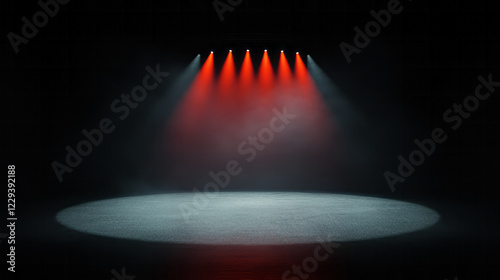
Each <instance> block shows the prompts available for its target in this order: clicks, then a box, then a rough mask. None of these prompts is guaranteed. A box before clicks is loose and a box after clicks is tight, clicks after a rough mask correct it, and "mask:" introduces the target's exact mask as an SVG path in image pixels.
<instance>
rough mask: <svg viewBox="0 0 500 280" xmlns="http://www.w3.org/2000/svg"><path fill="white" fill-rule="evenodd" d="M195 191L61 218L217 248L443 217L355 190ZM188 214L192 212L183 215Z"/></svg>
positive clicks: (111, 233)
mask: <svg viewBox="0 0 500 280" xmlns="http://www.w3.org/2000/svg"><path fill="white" fill-rule="evenodd" d="M199 195H201V194H198V196H197V198H199ZM194 196H195V195H194V193H171V194H160V195H148V196H135V197H123V198H115V199H107V200H100V201H94V202H89V203H85V204H80V205H76V206H73V207H69V208H66V209H64V210H62V211H60V212H59V213H58V214H57V217H56V218H57V221H58V222H59V223H61V224H63V225H64V226H66V227H69V228H71V229H74V230H76V231H80V232H85V233H89V234H95V235H100V236H106V237H115V238H123V239H132V240H141V241H149V242H170V243H184V244H217V245H273V244H276V245H280V244H304V243H317V242H319V241H321V242H324V241H327V242H330V241H331V242H347V241H356V240H366V239H373V238H381V237H389V236H394V235H399V234H404V233H409V232H413V231H417V230H422V229H425V228H427V227H429V226H432V225H433V224H435V223H436V222H437V221H438V220H439V214H438V213H436V212H435V211H434V210H432V209H429V208H427V207H424V206H421V205H418V204H413V203H408V202H402V201H397V200H391V199H383V198H375V197H367V196H357V195H343V194H329V193H300V192H221V193H216V194H211V196H213V197H211V198H208V199H207V200H205V201H201V200H200V203H201V205H200V203H199V204H193V198H194ZM196 201H197V200H196ZM207 202H208V203H207ZM203 206H204V207H203ZM181 209H182V210H181ZM182 211H184V212H185V215H183V214H182ZM188 212H189V213H191V214H192V215H191V216H189V219H186V218H187V217H188V215H186V213H188Z"/></svg>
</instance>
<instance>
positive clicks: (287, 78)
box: [278, 51, 292, 87]
mask: <svg viewBox="0 0 500 280" xmlns="http://www.w3.org/2000/svg"><path fill="white" fill-rule="evenodd" d="M278 80H279V82H280V83H281V84H282V85H283V86H285V87H288V86H290V84H291V83H292V70H291V69H290V65H289V64H288V61H287V60H286V56H285V53H284V52H283V51H281V54H280V61H279V65H278Z"/></svg>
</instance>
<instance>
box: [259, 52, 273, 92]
mask: <svg viewBox="0 0 500 280" xmlns="http://www.w3.org/2000/svg"><path fill="white" fill-rule="evenodd" d="M258 81H259V87H260V89H261V91H262V92H268V91H270V90H271V89H272V88H273V84H274V72H273V66H272V65H271V61H270V60H269V56H268V55H267V50H264V55H263V56H262V61H261V62H260V67H259V74H258Z"/></svg>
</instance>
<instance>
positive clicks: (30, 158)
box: [0, 0, 500, 279]
mask: <svg viewBox="0 0 500 280" xmlns="http://www.w3.org/2000/svg"><path fill="white" fill-rule="evenodd" d="M387 2H388V1H357V0H355V1H252V0H248V1H243V3H242V4H240V5H239V6H236V7H235V8H234V11H233V12H226V13H225V14H224V17H225V20H224V21H223V22H221V21H220V19H219V17H218V16H217V13H216V11H215V9H214V7H213V6H212V2H211V1H190V0H188V1H120V2H111V1H71V2H69V3H68V4H66V5H62V6H61V7H60V11H59V13H58V14H57V15H56V16H55V17H54V18H51V19H50V20H49V23H48V24H47V25H46V26H45V27H43V28H40V30H39V32H38V34H37V35H36V36H35V37H34V38H33V39H30V41H29V43H28V44H26V45H21V46H20V51H19V53H18V54H15V53H14V51H13V50H12V48H11V46H10V44H9V42H8V40H7V37H6V34H7V33H8V32H14V33H16V34H19V33H20V29H21V26H22V22H21V20H20V18H21V17H22V16H26V17H28V18H31V16H32V15H33V13H34V12H36V11H37V10H39V6H38V5H37V3H36V1H12V0H10V1H4V2H2V4H0V5H1V8H0V12H1V17H0V18H1V22H2V34H4V37H3V38H4V39H3V40H2V42H1V45H0V56H1V58H0V61H1V64H0V65H1V66H0V67H1V77H2V98H3V99H2V101H1V102H0V104H1V105H0V106H1V118H0V121H1V123H2V137H1V140H0V141H1V146H0V149H1V154H2V158H1V162H2V165H3V166H6V165H9V164H15V165H16V174H17V189H16V191H17V193H16V200H17V204H16V206H17V208H18V218H19V219H20V222H19V228H18V229H17V234H18V242H19V246H18V247H19V248H18V251H19V254H20V257H19V260H18V265H19V267H18V268H19V270H20V271H23V272H24V273H29V274H30V276H31V277H32V278H35V279H59V278H63V277H65V278H69V277H71V278H82V279H87V278H93V279H101V278H102V279H105V278H108V279H110V278H111V277H112V275H111V274H110V273H109V271H110V270H111V269H113V268H115V269H117V270H119V269H120V268H121V266H127V271H129V270H130V274H132V275H136V276H137V278H136V279H146V278H150V279H159V278H165V279H175V278H172V277H179V279H182V278H192V277H193V276H192V275H191V276H186V275H188V274H187V272H186V271H192V270H199V271H202V272H203V273H201V272H200V275H198V276H196V277H200V278H199V279H201V277H204V278H209V279H210V277H212V275H219V276H217V277H218V278H214V279H226V278H223V276H220V275H221V274H220V273H221V272H220V271H224V269H220V270H217V269H213V270H214V271H215V272H214V271H212V270H210V269H209V268H210V267H212V268H213V267H214V266H215V267H217V265H212V264H211V263H210V261H213V262H214V263H216V264H217V263H218V262H219V263H225V264H227V265H228V267H230V268H231V267H239V266H243V267H246V268H248V270H247V272H245V273H247V274H245V275H244V276H241V275H243V274H241V275H240V274H238V273H235V274H234V275H238V276H231V275H229V276H227V275H226V276H227V277H228V278H227V279H273V278H266V277H270V276H268V274H269V275H271V274H272V273H271V272H270V271H274V270H277V271H283V269H282V267H284V268H285V269H286V267H289V265H288V264H289V263H290V264H291V263H293V261H295V262H298V261H297V260H301V259H302V258H303V257H305V256H307V254H308V253H307V252H308V251H307V250H309V248H308V247H307V246H304V248H302V247H300V246H298V249H296V250H295V249H294V251H293V252H295V253H293V254H289V253H286V254H282V253H276V252H282V251H280V250H285V251H286V250H289V249H287V248H285V249H283V248H274V249H275V250H274V249H273V250H274V251H273V250H271V251H272V252H269V253H265V252H266V251H262V250H267V249H266V248H264V249H262V250H261V251H259V248H254V249H248V248H236V249H238V250H240V249H241V251H243V252H245V250H249V253H248V254H250V255H251V256H252V257H253V258H249V260H247V261H248V263H250V264H251V265H248V264H247V265H243V264H241V263H239V261H238V260H236V261H234V262H233V261H231V260H232V258H229V257H227V258H228V259H225V257H226V256H227V254H225V253H224V252H219V254H220V255H218V256H220V259H218V258H216V257H212V256H210V254H208V252H210V250H211V248H208V249H207V248H196V247H195V248H192V247H189V246H187V247H183V246H180V245H175V246H174V245H168V244H167V245H161V246H159V245H155V244H142V243H140V242H128V241H116V240H106V239H105V238H100V237H93V236H85V235H83V234H80V233H74V232H71V231H70V230H67V229H64V228H63V227H62V226H60V225H58V224H57V223H56V222H55V220H54V219H53V215H54V214H55V213H56V212H57V211H59V210H60V209H62V208H64V207H66V206H70V205H73V204H75V203H78V202H83V201H88V200H93V199H98V198H107V197H116V196H122V195H133V194H139V193H155V192H165V191H171V190H174V189H173V188H169V187H168V186H161V184H159V183H158V181H154V182H155V184H156V185H155V186H152V187H147V188H144V189H134V188H133V187H127V186H126V184H123V183H122V182H123V181H131V182H133V181H134V180H142V178H143V177H141V176H142V175H143V174H141V173H139V172H137V170H138V169H140V168H139V167H141V166H144V165H148V164H150V163H148V160H149V159H150V158H151V156H152V153H153V151H151V150H150V149H148V148H147V143H148V142H147V137H146V136H145V137H137V136H134V131H136V129H138V127H141V125H143V123H142V122H143V121H144V120H145V119H146V118H147V116H148V110H149V109H150V108H154V106H155V101H158V100H160V99H161V96H155V95H156V94H158V95H160V94H162V92H165V90H166V89H167V88H168V87H169V86H170V85H171V84H172V83H173V82H174V81H175V79H176V78H177V77H178V76H179V75H180V73H181V72H182V70H183V69H184V68H185V67H186V66H187V65H188V64H189V63H190V62H191V61H192V60H193V58H194V57H195V56H196V55H197V54H201V58H202V61H204V59H205V58H206V57H207V55H208V54H209V52H210V50H214V51H215V52H216V53H217V52H223V53H225V52H226V51H227V50H228V49H233V50H234V51H235V59H236V61H237V63H238V61H241V59H242V55H243V53H244V50H246V49H248V48H250V49H252V50H255V51H256V52H257V53H259V54H260V52H261V51H262V50H263V49H265V48H267V49H268V50H269V51H270V57H271V60H272V61H273V63H276V62H277V59H278V56H277V54H278V53H279V50H281V49H285V50H286V52H287V53H290V54H293V53H294V52H295V51H300V52H301V53H304V54H310V55H311V56H312V57H313V58H314V59H315V61H316V62H317V63H318V65H319V66H320V67H321V68H322V69H323V70H324V71H325V72H326V73H327V75H328V76H329V77H330V78H331V79H332V81H333V82H334V83H335V84H336V85H337V86H338V87H339V88H340V89H341V90H342V92H343V94H344V97H345V98H347V99H348V100H349V101H350V102H351V103H352V104H353V105H354V106H355V108H357V109H358V110H359V111H360V112H362V113H363V115H364V117H365V119H366V120H367V121H368V122H369V123H370V125H369V127H370V129H366V130H364V129H363V126H361V127H360V129H359V130H357V132H358V133H359V134H357V135H352V136H351V137H352V138H354V139H355V140H353V141H359V143H361V145H362V146H363V147H364V148H365V151H367V152H369V153H370V156H369V161H368V163H366V164H365V165H363V168H352V169H349V172H350V173H348V174H347V175H345V177H346V178H347V179H345V180H346V181H347V182H349V183H350V184H346V185H345V186H328V185H325V184H323V185H321V186H320V187H314V186H312V187H311V186H308V188H311V189H310V190H314V191H340V192H349V193H362V194H371V195H377V196H381V197H387V198H397V199H404V200H408V201H415V202H419V203H421V204H424V205H428V206H431V207H433V208H434V209H435V210H437V211H438V212H439V213H440V214H441V216H442V221H441V223H440V224H438V225H437V226H435V227H434V228H432V229H431V230H430V231H429V232H428V233H422V234H421V235H417V234H415V235H412V234H410V235H405V236H403V237H398V238H394V239H390V240H377V241H372V242H359V243H356V242H354V243H352V244H345V245H344V246H342V247H341V249H340V250H341V251H340V253H339V255H336V256H335V257H334V258H332V259H331V260H329V261H328V264H327V265H324V267H323V268H322V270H321V269H320V270H319V271H318V272H317V275H314V276H312V278H311V279H316V278H313V277H318V278H317V279H324V278H320V277H330V278H328V279H334V277H335V276H337V277H339V278H342V279H354V278H363V279H366V278H368V277H374V278H376V279H379V278H382V277H384V278H385V279H396V278H398V279H417V278H418V279H444V278H448V279H450V278H453V277H455V276H458V277H459V279H469V278H470V279H484V278H483V277H486V275H488V276H490V277H491V276H493V275H497V274H498V273H497V270H496V268H497V267H498V266H499V262H500V256H499V254H498V252H497V249H498V245H499V244H498V241H497V239H496V238H495V237H496V235H497V234H498V233H499V227H498V219H497V214H498V213H499V212H498V205H497V203H496V200H497V199H498V198H499V196H498V191H497V188H498V183H499V181H500V176H499V174H500V173H499V172H498V171H497V170H498V167H499V159H498V156H499V152H500V150H499V148H498V144H497V143H498V142H499V140H500V139H499V138H500V130H499V125H500V119H499V113H498V110H496V108H498V105H499V102H500V98H498V96H497V95H498V92H495V93H493V94H492V96H491V97H490V98H489V99H488V100H486V101H483V102H481V104H480V107H479V109H478V110H477V111H475V112H473V113H472V116H471V117H470V118H469V119H468V120H465V121H464V123H463V125H462V127H461V128H459V129H458V130H457V131H453V132H452V131H451V130H450V129H449V126H447V125H445V124H444V122H443V119H442V113H443V112H444V111H445V110H447V109H448V108H451V106H452V105H453V103H461V102H462V100H463V98H464V97H466V96H468V95H470V94H472V93H473V92H474V89H475V87H476V85H477V84H478V81H477V77H478V76H479V75H483V76H487V75H488V74H489V73H493V79H494V80H500V75H499V74H498V70H499V65H500V64H499V62H500V55H499V52H498V49H499V47H500V41H499V39H500V37H499V36H500V30H499V27H500V17H499V12H500V8H497V6H498V5H495V3H494V2H493V1H491V2H488V1H476V2H469V3H461V2H457V1H439V3H436V2H432V1H411V2H410V1H402V2H401V3H402V6H403V7H404V10H403V11H402V12H401V13H400V14H398V15H393V18H392V21H391V23H390V24H389V26H388V27H386V28H383V29H382V31H381V33H380V35H379V36H377V37H376V38H374V39H373V40H372V42H371V43H370V44H369V45H368V46H367V47H366V48H365V49H363V50H362V52H361V53H360V54H355V55H353V56H352V59H353V61H352V63H351V64H348V63H347V62H346V60H345V58H344V57H343V55H342V52H341V50H340V48H339V46H338V45H339V44H340V42H342V41H345V42H347V43H349V44H352V42H353V36H354V31H353V27H355V26H358V27H361V28H362V27H364V25H365V24H366V23H367V22H368V21H370V20H372V17H371V15H370V14H369V11H370V10H372V9H374V10H376V11H378V10H380V9H383V8H384V9H385V8H386V6H387ZM273 53H274V54H273ZM224 58H225V56H219V57H217V58H216V65H217V66H218V67H220V65H221V64H222V62H223V59H224ZM303 58H304V57H303ZM253 59H254V66H255V65H258V62H259V59H260V57H259V56H258V55H257V56H254V57H253ZM158 63H160V65H162V70H165V71H168V72H171V76H170V77H169V78H167V79H166V80H165V82H164V83H162V84H161V85H160V87H159V88H158V89H157V90H156V91H155V92H154V93H151V94H150V95H151V98H149V97H148V99H146V100H145V101H144V102H142V103H140V105H139V107H138V108H137V109H135V110H134V111H133V112H132V113H131V115H130V117H129V118H128V119H126V120H125V121H123V122H119V123H118V122H117V128H116V131H115V132H113V133H112V134H110V135H107V136H105V140H104V142H103V144H101V145H100V146H99V147H98V148H96V150H95V151H94V152H93V153H92V154H91V155H90V156H89V157H86V158H84V160H83V163H82V164H81V165H80V166H79V167H77V168H76V169H75V171H74V172H73V173H71V174H65V180H64V182H62V183H59V182H58V180H57V178H56V176H55V175H54V172H53V170H52V168H51V166H50V164H51V162H52V161H54V160H57V161H61V162H62V161H63V159H64V156H65V150H64V147H65V146H66V145H72V146H74V145H75V144H76V143H77V142H78V141H80V140H81V139H82V137H81V134H80V131H81V130H82V129H84V128H88V129H90V128H95V127H97V123H98V122H99V120H100V119H102V118H103V117H106V116H108V115H110V114H111V113H110V111H109V104H110V103H111V102H112V101H113V100H114V99H116V98H118V97H119V95H120V94H121V93H123V92H129V91H130V88H131V87H132V86H134V85H136V84H138V82H140V80H141V79H142V77H143V76H144V73H145V72H144V67H146V66H147V65H150V66H154V65H156V64H158ZM435 127H443V128H445V130H446V131H447V132H449V133H448V137H449V139H448V140H447V141H446V142H445V143H444V144H441V145H439V146H438V147H437V149H436V152H435V154H433V155H432V156H431V157H429V158H428V159H426V162H425V163H424V165H422V166H421V167H418V168H417V170H416V172H415V173H414V174H413V175H412V176H411V177H409V178H408V179H407V180H406V182H405V183H404V184H399V185H397V191H396V192H394V193H392V192H391V191H390V190H389V188H388V186H387V183H386V182H385V179H384V177H383V173H384V171H386V170H390V171H393V172H395V170H396V168H397V163H398V162H397V160H396V158H397V156H398V155H399V154H402V155H403V156H407V155H408V153H409V152H410V151H411V150H413V149H414V148H415V145H414V144H413V140H414V139H415V138H419V139H422V138H427V137H429V136H430V132H431V131H432V129H434V128H435ZM131 149H133V150H134V152H133V153H132V152H130V151H131ZM153 177H154V176H153ZM148 178H149V177H148ZM147 182H149V181H147ZM294 190H303V189H300V188H296V189H294ZM21 221H22V222H21ZM3 231H4V230H2V232H3ZM422 236H424V238H423V239H422ZM1 246H2V254H3V252H5V251H6V250H5V249H6V248H5V242H2V245H1ZM312 248H314V247H312ZM205 250H206V251H207V253H204V252H205ZM290 250H291V249H290ZM301 250H304V252H306V253H302V251H301ZM115 252H117V253H115ZM263 252H264V253H263ZM287 252H288V251H287ZM214 254H215V255H217V254H216V253H214ZM274 254H275V255H274ZM21 255H22V256H23V257H21ZM284 255H289V256H287V257H285V256H284ZM263 256H268V257H269V259H266V258H265V257H263ZM272 256H273V257H274V256H279V257H276V258H273V257H272ZM294 257H296V259H294ZM207 259H208V260H207ZM214 259H215V260H214ZM236 259H237V258H236ZM263 259H264V260H265V261H263ZM262 262H264V264H263V263H262ZM207 263H208V264H207ZM273 263H276V265H274V266H273ZM252 265H255V267H259V273H257V272H255V271H257V270H256V269H255V267H254V266H252ZM200 267H201V269H200ZM194 268H196V269H194ZM203 268H205V269H203ZM230 268H228V269H227V270H228V271H231V269H230ZM243 270H244V269H243ZM75 271H78V273H76V272H75ZM249 271H250V272H249ZM266 271H267V272H266ZM268 272H269V273H268ZM217 273H219V274H217ZM214 277H215V276H214ZM237 277H240V278H237ZM245 277H246V278H245ZM252 277H253V278H252ZM278 278H279V276H278ZM325 279H326V278H325Z"/></svg>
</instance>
